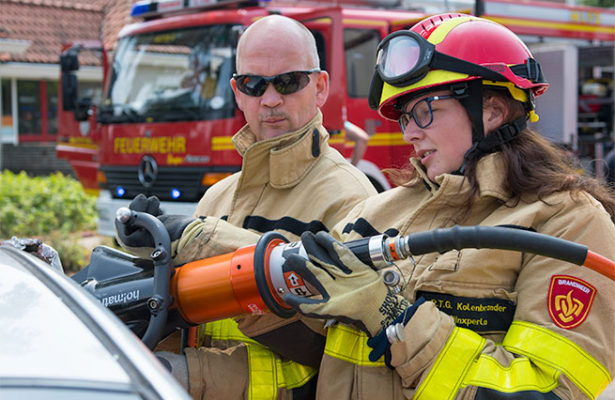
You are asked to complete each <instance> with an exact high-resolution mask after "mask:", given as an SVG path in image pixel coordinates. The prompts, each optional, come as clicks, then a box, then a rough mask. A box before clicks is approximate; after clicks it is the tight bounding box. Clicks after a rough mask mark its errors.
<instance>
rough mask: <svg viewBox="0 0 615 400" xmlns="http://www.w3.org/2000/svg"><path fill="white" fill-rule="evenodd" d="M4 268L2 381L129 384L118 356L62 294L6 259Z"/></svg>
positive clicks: (0, 284)
mask: <svg viewBox="0 0 615 400" xmlns="http://www.w3.org/2000/svg"><path fill="white" fill-rule="evenodd" d="M0 270H2V279H0V316H2V326H1V327H0V361H1V362H0V377H1V378H0V379H4V380H7V379H13V380H20V381H22V380H23V379H38V380H41V379H42V380H46V381H59V380H71V381H73V382H78V381H88V382H106V384H111V383H113V384H114V385H120V386H127V385H129V384H130V379H129V376H128V374H127V373H126V372H125V370H124V369H123V368H122V366H121V365H120V364H119V362H118V360H117V359H116V355H114V354H112V353H110V351H109V350H108V349H107V348H106V347H105V346H104V345H103V344H102V343H101V342H100V341H99V340H98V339H97V337H96V336H95V335H94V334H93V333H92V332H91V331H90V329H89V328H88V327H87V326H86V325H85V324H84V323H83V321H81V320H80V319H79V318H78V317H77V316H76V315H75V314H74V313H73V312H72V311H71V309H70V308H69V307H68V306H67V304H66V303H65V302H63V301H62V299H61V298H60V297H58V296H57V295H56V294H55V293H54V292H53V291H51V290H50V289H49V288H48V287H47V286H46V285H45V284H44V283H42V282H41V281H40V280H38V279H37V278H36V277H34V276H33V275H32V274H31V273H30V272H28V271H26V270H24V269H22V268H21V267H19V266H18V265H13V264H11V263H6V259H4V261H3V259H2V258H0ZM0 397H2V396H0Z"/></svg>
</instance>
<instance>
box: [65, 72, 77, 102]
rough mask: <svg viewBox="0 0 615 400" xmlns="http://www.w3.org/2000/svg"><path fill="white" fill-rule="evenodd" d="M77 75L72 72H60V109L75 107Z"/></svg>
mask: <svg viewBox="0 0 615 400" xmlns="http://www.w3.org/2000/svg"><path fill="white" fill-rule="evenodd" d="M77 93H78V86H77V75H75V74H74V73H73V72H63V73H62V109H63V110H64V111H74V110H76V108H77Z"/></svg>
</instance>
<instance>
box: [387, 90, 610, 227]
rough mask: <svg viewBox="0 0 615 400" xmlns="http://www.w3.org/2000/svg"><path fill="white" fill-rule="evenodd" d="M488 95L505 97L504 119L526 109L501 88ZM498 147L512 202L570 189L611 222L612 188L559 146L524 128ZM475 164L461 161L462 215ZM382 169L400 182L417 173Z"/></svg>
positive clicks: (407, 182) (486, 95)
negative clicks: (464, 182) (465, 182)
mask: <svg viewBox="0 0 615 400" xmlns="http://www.w3.org/2000/svg"><path fill="white" fill-rule="evenodd" d="M491 96H498V97H501V98H503V99H504V100H505V101H506V103H507V106H508V110H509V112H508V115H507V118H506V120H507V121H513V120H515V119H516V118H519V117H520V116H522V115H524V114H525V112H526V111H525V110H524V107H523V104H522V103H520V102H518V101H515V100H514V99H513V98H512V97H510V96H509V95H508V94H505V93H504V92H502V91H501V90H494V89H489V88H485V90H484V93H483V98H485V99H487V98H489V97H491ZM500 151H501V153H502V155H503V157H504V160H505V165H506V171H507V172H506V176H505V177H504V179H503V182H504V185H505V189H507V191H508V192H509V193H510V194H511V199H512V204H514V205H516V204H518V203H519V201H521V199H522V198H524V196H527V195H534V196H536V197H538V199H540V200H542V201H544V198H545V197H547V196H548V195H550V194H553V193H557V192H563V191H570V192H571V194H572V195H573V196H574V195H575V194H578V193H580V192H587V193H589V194H590V195H592V196H593V197H594V198H595V199H596V200H598V201H599V202H600V203H601V204H602V205H603V206H604V208H605V209H606V211H607V212H608V213H609V214H610V216H611V220H612V221H613V222H615V192H614V191H613V189H612V188H611V187H610V186H607V185H604V184H602V183H600V181H598V180H597V179H595V178H592V177H590V176H587V175H585V174H583V173H581V172H579V171H578V170H577V168H575V166H574V163H573V161H572V159H571V157H568V156H566V155H565V152H564V151H563V149H561V148H559V147H557V146H556V145H554V144H553V143H551V142H549V141H548V140H547V139H545V138H543V137H542V136H541V135H540V134H538V133H536V132H534V131H532V130H531V129H528V128H526V129H524V130H523V131H522V132H520V133H519V134H518V135H517V137H516V138H515V139H513V140H512V141H510V142H508V143H505V144H503V145H501V150H500ZM477 164H478V160H472V161H467V162H466V165H465V171H464V176H465V177H466V179H468V182H469V183H470V185H471V187H472V190H471V192H470V195H469V198H468V201H467V202H466V204H467V206H466V209H465V210H463V211H462V212H461V213H460V216H461V218H462V219H463V218H465V217H466V216H467V215H468V213H469V212H470V209H471V207H472V200H473V199H474V198H475V196H476V194H477V193H478V189H479V188H478V183H477V181H476V165H477ZM385 172H386V173H387V175H388V176H389V177H390V178H391V180H392V181H393V182H394V183H395V184H398V185H402V186H405V185H410V184H411V182H410V181H411V179H412V178H414V177H416V175H417V174H416V171H415V170H414V169H413V168H411V167H410V166H406V167H405V168H403V169H388V170H385Z"/></svg>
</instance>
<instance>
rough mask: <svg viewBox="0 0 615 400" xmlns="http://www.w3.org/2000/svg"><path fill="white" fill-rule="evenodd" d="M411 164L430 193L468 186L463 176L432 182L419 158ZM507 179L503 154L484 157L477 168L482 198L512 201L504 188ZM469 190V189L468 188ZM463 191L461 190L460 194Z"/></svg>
mask: <svg viewBox="0 0 615 400" xmlns="http://www.w3.org/2000/svg"><path fill="white" fill-rule="evenodd" d="M410 162H411V163H412V165H413V166H414V168H416V170H417V172H418V175H419V177H420V178H421V179H422V180H423V182H424V183H425V185H426V186H427V188H428V189H429V191H430V192H432V193H435V192H436V191H437V190H438V189H439V188H440V187H442V186H449V185H451V184H453V185H456V186H457V187H460V186H461V185H462V186H464V187H465V186H467V185H468V183H467V180H466V179H465V177H464V176H462V175H453V174H442V175H438V176H436V179H435V181H432V180H431V179H429V177H428V176H427V172H426V171H425V168H424V167H423V165H422V164H421V162H420V161H419V159H418V158H414V157H413V158H411V159H410ZM505 179H506V166H505V164H504V157H503V156H502V153H500V152H496V153H491V154H488V155H486V156H484V157H482V158H481V159H480V160H479V161H478V165H477V166H476V181H477V182H478V195H479V196H480V197H486V196H490V197H495V198H497V199H499V200H501V201H503V202H507V201H508V200H510V193H509V192H508V191H507V190H506V189H505V188H504V181H505ZM468 189H469V188H468ZM462 190H463V189H460V192H461V191H462Z"/></svg>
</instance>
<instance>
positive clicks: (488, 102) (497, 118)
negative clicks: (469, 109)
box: [483, 96, 508, 134]
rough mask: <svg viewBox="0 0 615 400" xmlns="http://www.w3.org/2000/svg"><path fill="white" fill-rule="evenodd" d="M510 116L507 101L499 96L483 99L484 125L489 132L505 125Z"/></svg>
mask: <svg viewBox="0 0 615 400" xmlns="http://www.w3.org/2000/svg"><path fill="white" fill-rule="evenodd" d="M507 116H508V106H507V104H506V101H505V100H504V99H503V98H501V97H499V96H489V97H488V98H485V99H483V126H484V127H485V133H486V134H489V133H491V132H493V131H494V130H495V129H497V128H499V127H500V126H502V125H504V122H505V121H506V118H507Z"/></svg>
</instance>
